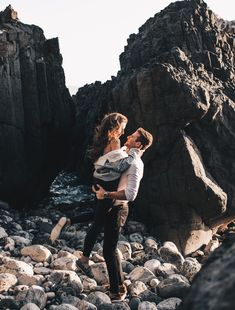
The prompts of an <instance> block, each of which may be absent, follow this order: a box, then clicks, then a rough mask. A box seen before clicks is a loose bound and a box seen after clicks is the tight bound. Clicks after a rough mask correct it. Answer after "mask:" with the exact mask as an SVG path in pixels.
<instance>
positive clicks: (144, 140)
mask: <svg viewBox="0 0 235 310" xmlns="http://www.w3.org/2000/svg"><path fill="white" fill-rule="evenodd" d="M137 132H138V133H139V135H140V136H139V137H138V138H137V139H136V142H140V143H141V144H142V146H143V148H142V150H147V148H149V147H150V146H151V145H152V143H153V136H152V135H151V133H149V132H148V131H147V130H145V129H143V128H141V127H140V128H138V129H137Z"/></svg>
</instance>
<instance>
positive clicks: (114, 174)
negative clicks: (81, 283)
mask: <svg viewBox="0 0 235 310" xmlns="http://www.w3.org/2000/svg"><path fill="white" fill-rule="evenodd" d="M127 121H128V120H127V118H126V117H125V116H124V115H122V114H120V113H110V114H108V115H106V116H105V117H104V118H103V120H102V121H101V123H100V125H99V126H98V127H97V130H96V133H95V136H94V140H93V145H92V147H91V149H90V152H89V153H90V154H89V155H90V158H91V159H92V161H93V162H94V168H95V170H94V178H93V187H92V188H93V191H94V192H95V194H96V198H97V206H96V212H95V218H94V222H93V224H92V225H91V227H90V229H89V231H88V233H87V235H86V238H85V243H84V249H83V255H82V257H81V258H80V260H79V261H77V265H78V267H79V268H80V269H82V270H83V271H84V272H85V273H89V256H90V254H91V251H92V249H93V246H94V244H95V242H96V240H97V237H98V235H99V233H100V232H101V231H102V229H104V244H103V255H104V259H105V262H106V266H107V270H108V275H109V282H110V298H111V300H113V301H114V300H123V299H124V298H125V296H126V288H125V286H124V284H123V281H124V279H123V272H122V266H121V261H120V258H119V255H118V252H117V243H118V239H119V233H120V230H121V227H122V226H123V225H124V223H125V221H126V218H127V215H128V201H133V200H134V199H135V198H136V195H137V193H138V189H139V185H140V180H141V179H142V177H143V168H144V165H143V162H142V160H141V156H142V154H143V152H144V151H145V150H146V149H147V148H148V147H149V146H150V145H151V144H152V141H153V137H152V135H151V134H150V133H149V132H147V131H146V130H144V129H143V128H138V129H137V130H136V131H135V132H134V133H133V134H131V135H130V136H128V137H127V140H126V142H125V144H124V147H123V148H121V146H120V140H119V138H120V136H121V135H123V134H124V130H125V127H126V124H127Z"/></svg>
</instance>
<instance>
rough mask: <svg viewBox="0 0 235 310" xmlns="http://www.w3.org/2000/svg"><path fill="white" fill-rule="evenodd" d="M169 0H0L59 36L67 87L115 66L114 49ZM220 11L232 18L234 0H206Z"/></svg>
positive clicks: (0, 7) (22, 17)
mask: <svg viewBox="0 0 235 310" xmlns="http://www.w3.org/2000/svg"><path fill="white" fill-rule="evenodd" d="M170 2H174V1H170V0H0V11H2V10H4V9H5V7H6V6H7V5H9V4H11V5H12V6H13V8H14V9H15V10H16V11H17V12H18V17H19V19H20V21H21V22H23V23H26V24H35V25H37V26H40V27H41V28H42V29H43V30H44V34H45V36H46V38H47V39H49V38H53V37H59V42H60V51H61V53H62V55H63V68H64V70H65V76H66V85H67V87H69V89H70V92H71V93H75V92H76V91H77V89H78V87H81V86H83V85H85V84H86V83H93V82H95V81H97V80H98V81H102V82H105V81H106V80H108V79H110V77H111V76H112V75H116V74H117V71H118V70H119V69H120V66H119V55H120V54H121V53H122V52H123V50H124V46H125V45H126V44H127V42H126V40H127V38H128V37H129V35H130V34H131V33H137V32H138V28H139V27H140V26H141V25H143V24H144V23H145V21H146V20H147V19H148V18H150V17H152V16H154V15H155V14H156V13H157V12H159V11H160V10H162V9H164V8H165V7H166V6H167V5H168V4H169V3H170ZM206 2H207V4H208V6H209V7H210V8H211V9H212V10H213V11H214V12H215V13H216V14H218V15H219V16H220V17H222V18H224V19H227V20H235V0H207V1H206Z"/></svg>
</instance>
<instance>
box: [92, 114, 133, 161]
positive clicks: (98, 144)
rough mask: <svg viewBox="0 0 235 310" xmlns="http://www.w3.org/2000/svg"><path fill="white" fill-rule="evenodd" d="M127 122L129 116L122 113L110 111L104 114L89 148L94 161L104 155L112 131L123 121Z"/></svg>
mask: <svg viewBox="0 0 235 310" xmlns="http://www.w3.org/2000/svg"><path fill="white" fill-rule="evenodd" d="M127 122H128V119H127V117H126V116H124V115H122V114H121V113H109V114H107V115H105V116H104V118H103V119H102V121H101V123H100V125H98V126H97V127H96V129H95V134H94V139H93V144H92V146H91V147H90V148H89V149H88V156H89V158H90V159H91V160H92V162H93V163H94V162H95V161H96V160H97V159H98V158H99V157H100V156H102V155H103V152H104V149H105V147H106V146H107V145H108V143H109V136H110V132H112V131H113V130H117V129H118V128H119V126H120V125H121V124H122V123H127Z"/></svg>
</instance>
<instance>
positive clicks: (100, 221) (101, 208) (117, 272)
mask: <svg viewBox="0 0 235 310" xmlns="http://www.w3.org/2000/svg"><path fill="white" fill-rule="evenodd" d="M110 206H112V208H110ZM127 216H128V204H127V203H124V204H122V205H119V206H113V205H112V201H111V200H110V199H104V200H98V202H97V207H96V213H95V219H94V223H93V224H92V226H91V227H90V229H89V231H88V233H87V235H86V238H85V243H84V251H83V254H84V256H86V257H89V256H90V254H91V251H92V249H93V246H94V244H95V242H96V239H97V237H98V235H99V233H100V232H101V230H102V228H104V245H103V254H104V259H105V262H106V265H107V270H108V274H109V282H110V292H112V293H118V292H119V285H120V284H122V283H123V281H124V279H123V272H122V265H121V260H120V258H119V255H118V252H117V243H118V238H119V233H120V230H121V227H122V226H123V225H124V224H125V221H126V219H127Z"/></svg>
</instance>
